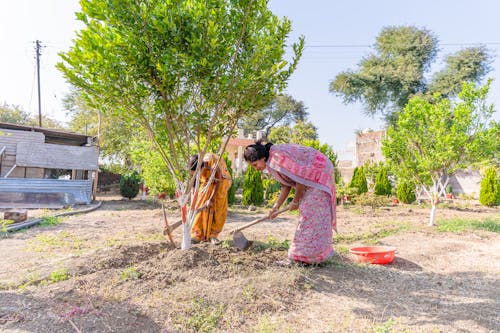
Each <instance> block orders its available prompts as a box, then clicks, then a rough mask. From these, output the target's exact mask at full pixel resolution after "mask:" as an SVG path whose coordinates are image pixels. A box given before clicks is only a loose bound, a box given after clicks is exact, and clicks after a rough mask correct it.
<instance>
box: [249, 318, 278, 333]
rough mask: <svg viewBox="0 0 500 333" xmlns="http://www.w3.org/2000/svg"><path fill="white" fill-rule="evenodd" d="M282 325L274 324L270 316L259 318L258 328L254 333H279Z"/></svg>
mask: <svg viewBox="0 0 500 333" xmlns="http://www.w3.org/2000/svg"><path fill="white" fill-rule="evenodd" d="M279 328H280V325H279V324H278V323H273V322H272V321H271V318H269V316H262V317H260V318H259V321H258V323H257V327H255V330H254V331H253V332H254V333H275V332H278V331H279Z"/></svg>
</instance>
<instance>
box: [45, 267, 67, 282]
mask: <svg viewBox="0 0 500 333" xmlns="http://www.w3.org/2000/svg"><path fill="white" fill-rule="evenodd" d="M49 279H50V281H51V282H53V283H56V282H60V281H64V280H67V279H69V275H68V270H67V269H66V268H60V269H58V270H55V271H53V272H52V273H50V278H49Z"/></svg>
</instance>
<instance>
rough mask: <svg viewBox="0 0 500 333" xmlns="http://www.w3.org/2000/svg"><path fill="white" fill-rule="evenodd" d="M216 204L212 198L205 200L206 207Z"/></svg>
mask: <svg viewBox="0 0 500 333" xmlns="http://www.w3.org/2000/svg"><path fill="white" fill-rule="evenodd" d="M213 205H214V203H213V201H212V199H208V200H207V202H205V207H206V208H211V207H212V206H213Z"/></svg>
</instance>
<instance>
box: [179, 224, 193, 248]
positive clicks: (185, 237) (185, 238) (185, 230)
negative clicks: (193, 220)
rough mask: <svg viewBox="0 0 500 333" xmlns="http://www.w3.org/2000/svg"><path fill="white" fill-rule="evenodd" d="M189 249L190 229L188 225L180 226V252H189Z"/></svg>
mask: <svg viewBox="0 0 500 333" xmlns="http://www.w3.org/2000/svg"><path fill="white" fill-rule="evenodd" d="M190 248H191V228H190V227H189V223H183V224H182V245H181V249H182V250H189V249H190Z"/></svg>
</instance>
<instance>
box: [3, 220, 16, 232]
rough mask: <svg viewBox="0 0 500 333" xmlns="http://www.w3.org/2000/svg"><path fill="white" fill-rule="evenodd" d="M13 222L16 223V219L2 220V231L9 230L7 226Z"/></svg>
mask: <svg viewBox="0 0 500 333" xmlns="http://www.w3.org/2000/svg"><path fill="white" fill-rule="evenodd" d="M12 223H14V220H0V232H7V228H8V227H9V225H11V224H12Z"/></svg>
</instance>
